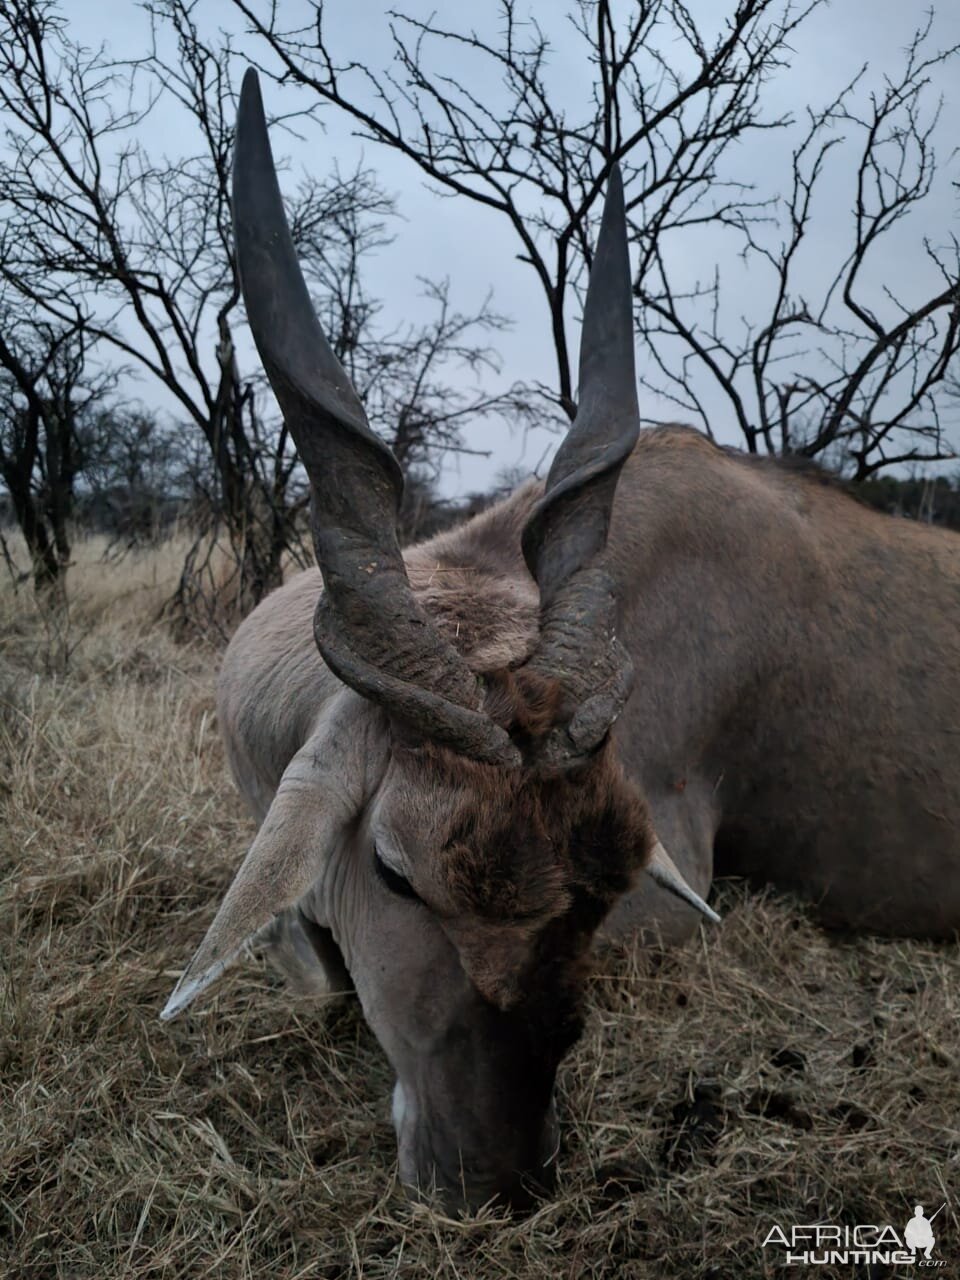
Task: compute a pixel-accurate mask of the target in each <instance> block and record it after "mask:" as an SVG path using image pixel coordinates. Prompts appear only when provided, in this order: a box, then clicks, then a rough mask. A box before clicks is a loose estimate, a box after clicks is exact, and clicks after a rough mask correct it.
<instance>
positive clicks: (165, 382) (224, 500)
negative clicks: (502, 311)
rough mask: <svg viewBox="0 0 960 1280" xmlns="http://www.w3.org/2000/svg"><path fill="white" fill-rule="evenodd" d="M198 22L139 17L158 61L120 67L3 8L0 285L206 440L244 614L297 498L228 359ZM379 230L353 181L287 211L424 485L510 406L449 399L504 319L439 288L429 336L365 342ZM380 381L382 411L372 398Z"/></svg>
mask: <svg viewBox="0 0 960 1280" xmlns="http://www.w3.org/2000/svg"><path fill="white" fill-rule="evenodd" d="M194 8H195V6H194V5H193V4H192V3H189V2H188V0H156V2H155V3H152V4H148V5H147V6H146V9H147V12H148V14H149V15H150V17H151V19H152V22H153V24H154V27H153V30H154V43H153V47H152V49H150V50H149V51H148V52H147V53H146V54H145V56H144V57H143V58H142V59H140V60H138V61H137V62H135V63H133V64H118V63H116V62H115V61H112V60H111V58H110V56H109V54H108V52H107V51H106V49H103V48H101V49H97V50H93V51H89V50H86V49H84V48H82V47H81V46H80V45H79V44H78V43H77V42H76V41H74V40H73V39H72V38H71V35H70V28H69V21H68V19H67V17H66V16H65V15H64V14H63V13H61V12H60V11H59V10H58V9H57V8H56V6H55V4H54V3H53V0H0V126H2V128H3V136H4V140H5V150H4V154H3V155H2V157H0V210H2V214H3V221H4V230H3V233H2V236H3V238H2V244H0V250H2V253H0V279H3V280H6V281H7V282H8V284H9V285H10V286H11V287H13V288H14V289H15V290H16V292H17V293H18V295H19V296H20V297H21V298H22V299H24V300H25V304H24V305H25V306H26V307H27V308H29V309H31V310H34V311H37V312H38V313H39V314H41V315H43V316H45V317H46V318H47V319H48V321H49V322H50V323H51V324H53V325H56V326H61V327H71V326H72V327H74V328H76V327H78V326H82V327H83V329H84V332H85V333H86V334H87V335H88V337H89V338H90V340H91V341H92V342H95V343H96V344H97V346H98V353H99V355H100V358H101V359H108V358H109V353H112V356H113V358H114V359H116V360H119V361H122V362H125V363H126V364H128V365H129V366H131V367H132V368H136V369H139V370H140V371H141V372H145V373H146V374H148V375H149V376H150V377H151V378H152V379H153V380H155V383H157V384H159V385H161V386H162V387H164V388H165V390H166V392H167V394H168V397H169V398H170V401H171V403H172V404H173V405H174V406H175V409H174V411H175V413H176V414H177V415H179V416H181V417H182V419H185V420H186V421H188V422H190V423H192V424H193V425H194V426H195V427H197V428H199V430H200V431H201V432H202V434H203V437H204V439H205V440H206V443H207V447H208V450H209V454H210V457H211V459H212V460H213V471H212V479H213V480H214V490H213V491H212V492H211V493H210V499H211V510H212V512H213V513H214V515H215V518H216V521H217V523H218V524H222V527H223V528H224V529H225V531H226V534H227V536H228V539H229V544H230V546H231V547H232V551H233V557H234V559H235V563H236V575H235V581H234V582H233V584H232V591H231V593H230V594H231V595H232V598H233V600H234V601H235V602H236V604H237V605H238V606H239V609H240V611H244V610H246V609H247V608H248V607H249V606H250V605H251V604H252V603H254V602H255V601H256V600H258V599H259V598H260V597H261V596H262V595H263V594H264V593H265V592H266V591H267V590H269V589H270V588H271V587H272V586H274V585H276V584H277V583H278V582H279V581H280V578H281V573H282V566H283V562H284V558H285V557H286V556H287V555H290V554H292V555H293V557H294V558H295V559H302V557H303V555H304V554H305V552H304V549H303V547H302V544H301V541H300V530H301V527H302V524H303V521H302V520H301V519H300V514H301V511H302V508H303V506H304V505H305V501H306V497H305V485H303V484H302V482H301V478H300V476H299V470H298V467H297V462H296V456H295V453H294V450H293V447H292V445H291V443H290V440H289V438H288V435H287V431H286V428H285V426H284V424H283V422H282V421H281V420H280V419H279V417H278V416H276V414H275V412H274V411H273V409H272V400H271V399H270V398H269V393H268V392H267V391H266V389H265V387H264V384H263V383H262V382H261V381H259V379H258V377H257V376H256V375H254V374H253V372H252V371H253V370H255V369H256V368H257V362H256V361H255V359H254V358H253V353H252V352H249V353H248V354H247V353H244V352H241V351H238V347H237V342H236V338H235V324H236V322H237V320H238V318H239V314H240V313H239V306H240V303H239V293H238V289H237V284H236V272H235V264H234V258H233V245H232V230H231V224H230V208H229V179H230V161H231V151H232V140H233V122H234V115H235V102H234V97H233V92H232V88H231V80H230V76H229V67H230V58H231V49H230V45H229V41H223V40H221V39H220V38H219V36H217V37H215V38H213V39H211V40H210V41H209V42H208V41H205V40H204V39H203V38H202V37H201V35H200V33H199V32H198V29H197V27H196V24H195V22H194V16H193V14H194ZM171 36H172V38H173V39H172V44H171V39H170V37H171ZM172 48H175V52H173V51H172ZM148 118H149V119H153V120H159V119H162V120H163V121H164V122H165V123H166V124H167V134H168V136H178V137H179V136H181V135H182V136H183V137H184V138H185V140H186V144H185V154H184V155H183V156H181V157H180V158H177V159H174V160H168V159H166V158H164V159H162V160H161V159H159V158H157V157H156V156H154V155H152V154H151V153H150V151H149V150H148V149H147V148H146V147H145V145H144V144H143V142H142V137H143V135H144V134H145V132H146V130H145V123H146V121H147V120H148ZM191 146H193V148H194V149H193V151H192V152H191V151H190V149H189V148H190V147H191ZM391 212H392V202H391V201H390V200H389V199H388V198H387V197H386V196H385V194H384V193H383V192H382V191H380V189H379V188H378V187H377V185H376V184H375V183H374V182H373V181H372V179H371V177H370V175H369V173H365V172H363V171H358V172H356V173H354V174H352V175H350V176H348V177H346V178H341V177H340V175H338V174H335V175H333V176H332V177H331V178H329V179H327V180H323V181H313V182H307V183H304V184H302V185H301V187H300V189H299V191H298V193H297V196H296V199H295V200H294V201H293V202H292V208H291V215H292V222H293V225H294V228H295V230H296V231H297V234H298V237H299V239H300V241H301V248H302V251H303V252H304V254H305V255H306V257H307V259H308V265H310V266H311V269H312V272H313V276H314V279H315V280H316V282H317V284H318V286H319V287H320V289H321V291H322V292H323V293H324V295H325V296H324V297H323V298H322V299H321V306H322V307H324V308H326V310H327V311H328V312H331V313H332V318H333V325H332V331H333V332H334V333H336V334H338V335H339V336H340V347H341V350H342V351H343V353H344V355H345V358H347V360H348V362H349V363H350V365H351V367H352V368H353V370H354V371H355V372H356V374H357V376H358V382H359V384H360V385H361V387H364V388H366V390H367V392H368V394H369V397H370V399H371V402H372V410H371V416H372V417H373V418H374V419H375V420H377V421H380V422H383V423H384V426H385V425H386V419H387V417H388V415H389V414H390V413H396V416H395V417H394V418H393V420H392V421H391V424H390V430H391V431H392V432H395V433H399V434H397V436H396V439H397V443H398V445H399V446H400V447H401V452H403V453H404V455H405V458H406V460H407V461H408V463H409V465H411V466H412V465H416V466H420V467H428V468H434V469H435V468H436V465H437V460H438V457H439V455H440V454H441V453H442V452H443V451H445V450H447V449H450V448H456V447H459V445H460V444H461V443H462V441H461V438H460V435H459V428H460V424H461V423H462V422H463V421H466V420H468V419H469V418H470V417H478V416H482V415H483V414H485V413H489V412H493V411H495V410H497V411H498V410H499V409H500V408H501V407H503V406H505V407H507V408H510V407H511V406H513V405H514V404H515V403H517V402H518V397H517V395H516V394H514V393H513V392H510V393H508V394H507V395H505V396H503V397H497V396H493V397H490V396H487V395H485V394H483V393H482V392H477V393H475V394H474V393H472V392H464V391H457V390H455V389H448V388H446V387H445V385H444V380H445V378H446V376H447V373H448V372H449V370H450V369H451V366H452V364H453V363H457V364H460V363H466V364H467V365H470V366H472V367H473V368H474V369H476V368H477V367H478V366H480V365H483V364H484V363H486V364H490V363H492V361H493V356H492V352H491V351H490V350H489V348H488V346H487V345H486V343H485V342H484V340H483V335H484V334H485V333H489V332H493V331H495V330H496V329H497V328H499V327H501V325H502V320H501V318H500V317H498V316H496V315H495V313H493V311H492V310H491V309H490V308H489V306H485V307H483V308H481V310H480V311H479V312H478V313H477V314H476V315H474V316H462V315H458V314H456V313H454V312H453V310H452V309H451V307H450V306H449V300H448V297H447V294H446V291H445V289H444V287H443V286H431V287H432V288H433V290H434V301H435V304H436V312H437V318H436V319H435V320H434V321H431V322H429V323H428V324H427V325H426V326H424V327H422V328H418V329H416V330H408V331H404V332H403V333H397V334H392V335H391V334H388V335H383V336H378V335H375V333H374V332H373V326H372V321H373V318H374V317H375V316H376V313H377V310H378V304H377V303H376V301H375V300H373V299H371V298H370V297H369V296H368V295H367V294H366V293H365V292H364V290H363V286H362V282H361V280H360V267H361V260H362V258H363V256H364V254H365V253H366V252H367V251H368V250H369V249H370V248H371V247H373V246H374V245H375V244H376V241H377V236H378V234H381V233H382V223H383V218H384V217H385V216H387V215H389V214H390V213H391ZM337 266H339V267H340V268H341V270H340V272H335V271H334V267H337ZM475 335H477V336H475ZM245 360H248V361H249V369H250V372H247V373H245V372H244V368H243V366H244V362H245ZM387 370H390V371H392V373H393V375H394V380H393V387H394V390H393V391H392V392H391V393H390V394H391V395H392V397H393V398H392V400H391V399H389V398H388V396H387V393H386V392H385V391H384V390H383V388H384V386H385V377H384V373H385V371H387ZM448 390H450V394H447V391H448ZM268 405H269V406H271V408H270V409H269V410H268V409H267V406H268ZM398 423H399V426H398V425H397V424H398ZM205 532H207V533H208V532H209V531H205ZM210 545H211V539H210V537H209V536H205V537H204V538H202V539H201V540H200V541H198V544H197V546H196V548H195V550H194V554H193V556H192V557H191V560H190V562H189V563H188V564H187V565H186V566H185V573H184V579H183V583H182V586H181V603H183V602H184V601H185V600H186V599H187V597H188V596H190V597H192V598H196V596H197V595H198V591H197V587H198V583H202V581H203V571H204V569H205V567H206V566H208V563H209V562H208V560H207V557H206V552H207V550H208V549H209V547H210Z"/></svg>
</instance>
